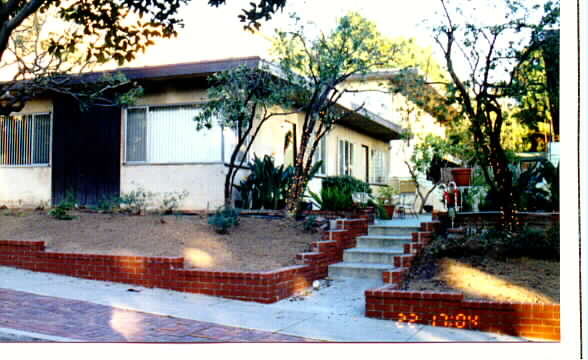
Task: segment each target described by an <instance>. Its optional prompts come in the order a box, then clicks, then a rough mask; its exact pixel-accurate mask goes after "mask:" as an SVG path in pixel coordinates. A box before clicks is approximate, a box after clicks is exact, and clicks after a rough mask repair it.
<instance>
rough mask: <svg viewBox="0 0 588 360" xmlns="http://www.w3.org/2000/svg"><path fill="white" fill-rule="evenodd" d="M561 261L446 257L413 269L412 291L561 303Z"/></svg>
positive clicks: (501, 299) (406, 286)
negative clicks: (444, 292)
mask: <svg viewBox="0 0 588 360" xmlns="http://www.w3.org/2000/svg"><path fill="white" fill-rule="evenodd" d="M559 283H560V281H559V262H558V261H546V260H536V259H528V258H519V259H506V260H496V259H491V258H488V257H484V258H480V257H470V258H460V259H450V258H443V259H441V260H438V261H437V262H436V263H434V264H431V266H430V267H429V268H428V269H427V270H426V271H425V269H424V266H422V265H421V266H420V269H413V271H412V272H411V274H410V275H409V281H408V282H407V284H405V288H406V289H409V290H433V291H447V290H453V291H459V292H463V293H464V296H465V298H467V299H485V300H495V301H505V302H517V303H544V304H558V303H559Z"/></svg>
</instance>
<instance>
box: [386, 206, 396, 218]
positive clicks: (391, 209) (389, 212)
mask: <svg viewBox="0 0 588 360" xmlns="http://www.w3.org/2000/svg"><path fill="white" fill-rule="evenodd" d="M395 208H396V206H394V205H384V209H386V214H387V215H388V217H390V219H392V216H393V215H394V209H395Z"/></svg>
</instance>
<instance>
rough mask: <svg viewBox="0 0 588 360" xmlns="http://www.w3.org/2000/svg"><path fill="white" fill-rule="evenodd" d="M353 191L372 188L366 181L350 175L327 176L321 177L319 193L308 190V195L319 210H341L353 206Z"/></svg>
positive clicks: (361, 191)
mask: <svg viewBox="0 0 588 360" xmlns="http://www.w3.org/2000/svg"><path fill="white" fill-rule="evenodd" d="M353 193H367V194H369V195H371V193H372V190H371V188H370V186H369V185H368V183H366V182H365V181H361V180H358V179H356V178H354V177H352V176H347V175H344V176H328V177H326V178H324V179H323V182H322V187H321V192H320V195H319V194H316V193H313V192H312V191H309V194H310V197H311V198H312V199H313V200H314V201H315V202H316V203H317V205H318V206H319V207H320V209H321V210H326V211H342V210H351V209H352V208H353V198H352V194H353Z"/></svg>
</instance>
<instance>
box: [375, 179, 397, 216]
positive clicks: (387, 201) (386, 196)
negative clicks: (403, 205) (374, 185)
mask: <svg viewBox="0 0 588 360" xmlns="http://www.w3.org/2000/svg"><path fill="white" fill-rule="evenodd" d="M395 195H398V190H396V188H394V187H392V186H390V185H386V186H383V187H380V188H379V189H378V200H379V201H380V204H382V206H383V207H384V209H386V214H388V216H389V217H390V218H392V215H394V209H395V208H396V206H395V205H394V196H395Z"/></svg>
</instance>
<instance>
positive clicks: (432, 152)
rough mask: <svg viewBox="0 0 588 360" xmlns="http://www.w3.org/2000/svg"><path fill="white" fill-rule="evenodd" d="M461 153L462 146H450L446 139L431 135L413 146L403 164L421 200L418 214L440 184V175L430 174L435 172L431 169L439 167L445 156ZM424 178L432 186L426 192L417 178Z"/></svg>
mask: <svg viewBox="0 0 588 360" xmlns="http://www.w3.org/2000/svg"><path fill="white" fill-rule="evenodd" d="M463 151H464V147H463V146H461V145H459V144H451V143H450V142H448V141H447V140H446V139H443V138H441V137H440V136H436V135H431V134H429V135H426V136H425V138H424V139H421V141H419V142H418V143H417V144H416V145H415V147H414V151H413V153H412V155H411V157H410V161H405V162H404V163H405V164H406V166H407V167H408V171H409V172H410V176H411V177H412V179H413V180H414V181H415V183H416V192H417V195H418V197H419V198H420V199H421V205H420V208H419V213H422V212H423V209H424V207H425V204H426V203H427V199H428V198H429V196H430V195H431V194H432V193H433V191H435V189H436V188H437V187H438V186H439V185H440V184H441V176H440V174H432V173H433V172H434V171H435V169H433V167H434V166H435V165H439V164H440V163H441V162H442V160H443V159H444V158H445V157H446V156H448V155H456V154H460V153H462V152H463ZM425 177H428V178H429V179H430V180H431V181H432V183H433V186H432V187H430V188H429V189H428V190H426V191H425V189H423V187H422V185H421V184H420V183H419V178H425Z"/></svg>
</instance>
